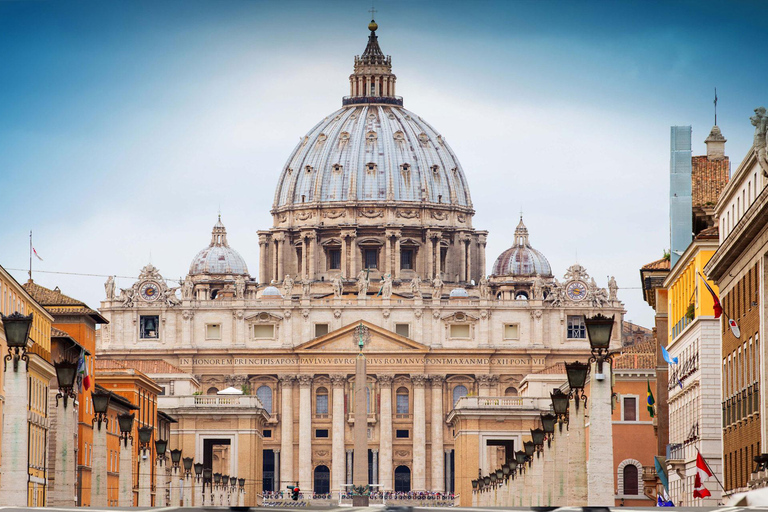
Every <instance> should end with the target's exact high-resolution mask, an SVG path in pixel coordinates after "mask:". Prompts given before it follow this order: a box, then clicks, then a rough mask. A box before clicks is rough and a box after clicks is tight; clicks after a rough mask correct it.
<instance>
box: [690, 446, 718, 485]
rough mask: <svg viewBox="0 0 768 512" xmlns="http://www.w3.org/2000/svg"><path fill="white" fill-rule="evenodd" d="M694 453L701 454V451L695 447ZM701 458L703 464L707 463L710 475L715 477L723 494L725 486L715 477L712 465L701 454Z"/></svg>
mask: <svg viewBox="0 0 768 512" xmlns="http://www.w3.org/2000/svg"><path fill="white" fill-rule="evenodd" d="M694 448H696V447H695V446H694ZM696 453H698V454H699V455H701V452H700V451H699V449H698V448H696ZM701 460H703V461H704V464H706V465H707V467H708V468H709V471H710V473H712V476H713V477H715V480H717V483H718V484H719V485H720V488H721V489H722V490H723V494H725V487H723V484H722V483H720V479H719V478H717V473H715V471H714V470H713V469H712V466H710V465H709V462H707V459H705V458H704V456H703V455H702V456H701Z"/></svg>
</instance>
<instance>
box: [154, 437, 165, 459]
mask: <svg viewBox="0 0 768 512" xmlns="http://www.w3.org/2000/svg"><path fill="white" fill-rule="evenodd" d="M167 449H168V440H167V439H157V440H156V441H155V453H157V460H160V459H164V458H165V451H166V450H167Z"/></svg>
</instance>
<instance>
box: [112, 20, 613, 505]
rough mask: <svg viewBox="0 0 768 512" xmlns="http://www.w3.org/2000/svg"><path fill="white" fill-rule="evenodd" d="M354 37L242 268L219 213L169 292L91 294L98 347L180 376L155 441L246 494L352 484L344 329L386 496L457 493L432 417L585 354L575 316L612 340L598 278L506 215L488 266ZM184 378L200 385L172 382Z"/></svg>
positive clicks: (380, 69)
mask: <svg viewBox="0 0 768 512" xmlns="http://www.w3.org/2000/svg"><path fill="white" fill-rule="evenodd" d="M369 29H370V34H369V37H368V44H367V46H366V48H365V51H364V52H363V54H362V55H361V56H358V57H356V58H355V60H354V72H353V73H352V75H351V76H350V96H348V97H345V98H344V99H343V100H342V107H341V108H340V109H339V110H337V111H335V112H333V113H331V114H330V115H329V116H327V117H326V118H324V119H323V120H322V121H321V122H320V123H318V124H317V125H316V126H315V127H314V128H312V130H311V131H310V132H309V133H307V135H306V136H304V137H303V138H302V139H301V141H300V143H299V144H298V146H297V147H296V149H295V150H294V151H293V153H292V154H291V155H290V157H289V159H288V162H287V163H286V165H285V167H284V168H283V169H282V170H281V173H280V177H279V180H278V183H277V187H276V192H275V201H274V204H273V207H272V216H273V226H272V227H271V228H270V229H267V230H263V231H259V232H258V236H259V243H260V255H259V270H258V278H252V277H251V275H250V274H249V271H248V266H247V264H246V262H245V259H244V258H243V257H242V256H241V255H240V254H239V253H238V252H237V251H236V250H235V249H234V248H233V247H232V246H230V240H229V234H228V233H227V230H226V228H225V226H224V224H223V223H222V221H221V218H219V219H218V221H217V222H216V223H215V225H214V227H213V230H212V233H211V239H210V243H209V244H208V245H207V246H206V247H204V248H203V249H202V250H201V251H200V252H199V253H198V254H197V255H196V256H195V257H194V258H192V263H191V265H190V269H189V273H188V275H187V276H186V277H185V278H184V280H183V282H182V283H180V284H181V286H180V289H177V288H175V287H173V286H169V285H168V284H167V282H166V279H164V278H163V276H162V275H161V274H160V271H159V270H158V269H156V268H155V267H153V266H152V265H147V266H146V267H144V268H143V269H142V271H141V274H140V277H139V279H138V280H137V281H136V282H135V283H130V284H129V286H128V287H127V288H126V289H125V290H123V291H122V292H121V293H120V294H116V293H115V284H114V281H112V280H111V281H109V282H108V283H107V297H106V299H105V300H104V301H103V302H102V304H101V311H102V314H103V315H104V316H105V318H107V319H108V320H109V322H110V323H109V324H108V325H105V326H104V327H103V328H102V329H101V330H100V340H99V342H98V354H99V357H100V358H107V359H111V360H119V361H127V360H133V361H140V360H153V361H154V360H158V359H160V360H163V361H165V362H166V363H168V364H169V365H171V366H172V367H174V368H177V369H179V370H180V371H181V372H182V373H183V374H186V376H180V377H178V378H172V377H169V378H166V379H165V380H164V381H163V383H162V385H163V386H165V388H166V391H167V393H166V394H165V395H161V396H160V397H159V406H160V408H161V409H163V410H165V411H167V412H169V413H170V414H171V415H172V416H173V417H175V418H177V419H178V421H179V423H178V426H174V430H172V436H174V435H175V436H176V437H177V438H178V440H179V442H180V443H181V444H182V445H183V450H184V452H185V453H194V455H195V457H196V459H197V460H199V461H200V462H202V463H203V464H204V465H205V466H206V467H213V465H214V463H216V462H215V460H214V455H215V454H219V455H216V457H218V458H217V459H216V460H222V459H221V457H225V458H226V460H227V461H228V464H225V465H228V468H227V473H228V474H230V475H237V476H238V477H243V478H246V480H247V484H246V485H247V486H249V489H253V490H256V491H257V492H258V490H259V489H261V488H263V489H264V490H265V491H272V490H276V489H282V488H284V487H285V485H286V484H293V483H295V482H298V483H299V486H300V488H301V489H302V490H303V491H306V492H312V491H314V492H315V493H321V494H325V493H331V492H333V493H338V492H339V490H342V489H343V488H344V487H345V486H346V485H348V484H351V468H352V456H353V452H352V448H353V442H352V424H353V423H354V418H353V416H352V414H351V413H352V407H351V404H353V403H354V402H353V400H354V398H353V394H354V393H353V391H354V387H353V383H354V361H355V356H356V355H357V353H358V347H357V343H356V342H357V339H356V337H355V336H356V334H355V333H356V332H357V331H356V329H357V328H358V327H359V326H361V325H362V326H363V327H364V329H363V330H364V331H365V332H367V334H368V335H369V337H370V339H369V341H368V342H367V344H366V346H365V349H364V351H365V352H366V353H367V354H368V373H369V375H368V380H367V388H366V389H367V392H366V394H367V403H368V414H369V416H368V424H369V427H370V428H369V445H368V447H369V450H368V461H369V481H370V483H371V484H374V485H378V486H381V488H383V489H384V490H398V491H424V490H432V491H447V492H451V491H454V490H455V491H461V492H464V491H466V492H469V487H468V486H469V480H466V481H461V482H460V481H458V480H457V478H456V477H455V471H454V468H456V467H457V466H459V465H460V464H457V463H458V461H456V459H455V453H454V449H455V445H454V438H453V432H452V430H451V428H450V425H449V424H448V423H447V422H446V420H447V418H448V416H449V414H450V412H451V410H452V409H453V407H454V404H455V403H456V401H457V400H458V399H459V398H460V397H462V396H468V395H477V396H480V397H490V396H502V397H503V396H515V395H517V394H518V393H519V389H520V387H521V385H522V384H523V381H524V379H525V377H526V376H527V375H529V374H531V373H533V372H536V371H538V370H541V369H543V368H547V367H549V366H552V365H555V364H557V363H559V362H563V361H565V360H573V359H575V358H582V359H585V358H586V356H587V354H589V344H588V341H587V339H586V330H585V326H584V322H583V317H584V315H590V316H591V315H594V314H597V313H602V314H604V315H607V316H609V317H611V316H612V317H614V319H615V322H616V324H617V326H616V328H615V329H614V330H613V333H614V338H615V339H614V340H613V345H612V346H615V347H619V346H620V345H621V340H620V338H621V332H622V329H621V327H622V323H623V314H624V309H623V305H622V303H621V302H620V301H619V299H618V297H617V290H618V286H617V285H616V282H615V280H613V279H611V280H610V281H609V282H608V283H607V288H602V287H600V286H598V284H597V283H596V282H595V279H594V278H592V277H591V276H590V275H589V273H588V272H587V269H586V268H585V267H583V266H582V265H579V264H574V265H572V266H571V267H569V268H568V269H567V270H566V271H565V272H564V274H563V275H562V278H561V279H562V280H558V278H556V277H555V272H554V271H553V269H552V268H551V266H550V264H549V262H548V261H547V259H546V257H545V256H544V255H543V254H542V253H541V252H539V251H537V250H536V249H534V248H533V247H532V245H531V241H530V236H529V232H528V229H527V228H526V226H525V224H524V222H523V220H522V219H520V221H519V223H518V225H517V227H516V229H515V230H514V233H509V234H507V235H506V236H510V237H511V238H513V243H512V246H511V247H510V248H509V249H508V250H506V251H504V253H502V254H501V255H499V257H498V258H497V259H496V261H495V264H494V265H493V268H492V272H491V275H490V276H486V269H485V259H486V254H485V243H486V239H487V236H488V234H487V233H486V232H485V231H482V230H477V229H475V228H474V227H473V225H472V219H473V215H474V206H473V204H472V201H471V196H470V193H469V184H468V180H467V177H466V175H465V173H464V170H463V169H462V167H461V164H460V163H459V161H458V158H457V156H456V155H455V154H454V152H453V151H452V150H451V148H450V146H449V145H448V144H447V142H446V140H445V137H444V136H443V135H442V134H441V133H440V132H438V131H436V130H435V129H434V128H433V127H432V126H430V125H429V124H427V123H426V121H424V120H423V119H422V118H421V117H419V116H418V115H416V114H415V113H412V112H410V111H408V110H406V109H404V108H403V99H402V98H400V97H398V96H396V95H395V82H396V77H395V75H394V74H392V67H391V59H390V57H388V56H385V55H384V54H383V52H382V51H381V49H380V47H379V43H378V39H377V33H376V32H377V29H378V26H377V25H376V24H375V23H373V22H372V23H371V25H370V26H369ZM174 372H175V370H174ZM167 375H171V374H167ZM175 375H179V374H175ZM181 381H183V384H179V382H181ZM198 386H199V389H200V390H201V391H202V393H203V395H193V394H190V390H191V389H198ZM227 388H235V392H237V391H241V392H242V393H243V394H242V395H240V394H237V395H231V394H226V395H222V394H220V393H222V392H223V391H225V390H226V389H227ZM231 392H232V390H229V391H228V393H231ZM211 417H216V418H220V421H215V420H213V419H211ZM235 425H239V426H240V430H239V431H235ZM520 435H522V433H513V434H505V436H507V437H509V436H512V437H515V436H518V437H519V436H520ZM499 441H500V440H499V439H494V438H493V436H490V437H488V439H487V442H489V443H491V444H490V445H488V446H493V443H496V442H499ZM501 441H503V440H501ZM172 444H173V442H172ZM484 449H485V448H483V450H484ZM258 451H262V452H261V453H258ZM216 464H218V463H216ZM253 494H255V493H251V494H250V495H251V496H252V495H253Z"/></svg>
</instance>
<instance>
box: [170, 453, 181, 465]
mask: <svg viewBox="0 0 768 512" xmlns="http://www.w3.org/2000/svg"><path fill="white" fill-rule="evenodd" d="M180 461H181V450H178V449H176V450H171V462H172V463H173V467H174V468H178V467H179V462H180Z"/></svg>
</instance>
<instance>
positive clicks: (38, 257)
mask: <svg viewBox="0 0 768 512" xmlns="http://www.w3.org/2000/svg"><path fill="white" fill-rule="evenodd" d="M32 254H34V255H35V258H37V259H39V260H40V261H43V258H41V257H40V255H39V254H37V251H36V250H35V248H34V247H33V248H32Z"/></svg>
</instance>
